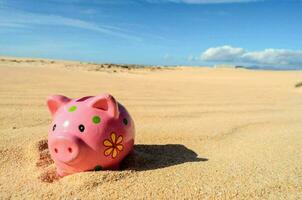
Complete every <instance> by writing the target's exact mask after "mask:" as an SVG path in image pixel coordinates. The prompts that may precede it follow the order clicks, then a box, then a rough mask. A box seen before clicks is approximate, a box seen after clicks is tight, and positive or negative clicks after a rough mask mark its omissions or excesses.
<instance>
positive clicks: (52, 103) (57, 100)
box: [47, 95, 71, 116]
mask: <svg viewBox="0 0 302 200" xmlns="http://www.w3.org/2000/svg"><path fill="white" fill-rule="evenodd" d="M69 101H71V99H70V98H68V97H65V96H63V95H51V96H48V97H47V106H48V109H49V111H50V113H51V115H52V116H54V114H55V113H56V112H57V110H58V109H59V108H60V107H61V106H63V105H64V104H66V103H68V102H69Z"/></svg>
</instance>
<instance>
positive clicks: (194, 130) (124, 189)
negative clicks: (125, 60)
mask: <svg viewBox="0 0 302 200" xmlns="http://www.w3.org/2000/svg"><path fill="white" fill-rule="evenodd" d="M0 74H1V78H0V100H1V101H0V134H1V136H0V199H60V198H61V199H302V103H301V102H302V101H301V100H302V86H301V85H300V86H301V87H299V84H298V83H299V82H302V72H301V71H260V70H259V71H253V70H245V69H211V68H193V67H177V68H175V67H174V68H173V67H171V68H163V67H161V68H160V67H156V68H149V67H146V68H137V67H129V66H113V65H112V66H111V65H96V64H89V63H80V62H67V61H51V60H43V59H25V58H24V59H20V58H18V59H17V58H6V57H2V58H1V59H0ZM296 84H297V85H296ZM104 92H108V93H111V94H112V95H113V96H114V97H115V98H116V99H117V100H118V101H119V102H120V103H122V104H123V105H124V106H125V107H126V108H127V109H128V111H129V112H130V113H131V115H132V117H133V119H134V121H135V125H136V138H135V139H136V141H135V143H136V146H135V151H134V153H133V154H132V155H130V156H129V157H128V158H127V159H126V160H125V161H124V162H123V164H122V167H121V170H119V171H97V172H93V171H92V172H85V173H78V174H74V175H70V176H67V177H64V178H61V179H59V178H58V177H57V176H56V175H55V173H54V170H55V166H54V164H53V163H52V161H51V159H50V158H49V153H48V149H47V140H46V138H47V132H48V130H49V126H50V123H51V116H50V113H49V111H48V109H47V106H46V97H47V96H48V95H51V94H64V95H66V96H68V97H71V98H77V97H82V96H87V95H97V94H101V93H104Z"/></svg>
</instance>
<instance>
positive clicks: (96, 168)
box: [94, 165, 102, 171]
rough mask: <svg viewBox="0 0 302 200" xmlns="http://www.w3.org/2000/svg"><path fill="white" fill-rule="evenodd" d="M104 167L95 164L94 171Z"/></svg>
mask: <svg viewBox="0 0 302 200" xmlns="http://www.w3.org/2000/svg"><path fill="white" fill-rule="evenodd" d="M101 170H102V167H101V166H100V165H97V166H95V168H94V171H101Z"/></svg>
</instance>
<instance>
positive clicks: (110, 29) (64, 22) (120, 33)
mask: <svg viewBox="0 0 302 200" xmlns="http://www.w3.org/2000/svg"><path fill="white" fill-rule="evenodd" d="M37 25H48V26H67V27H73V28H78V29H84V30H89V31H94V32H99V33H104V34H107V35H112V36H117V37H121V38H125V39H132V40H136V41H141V38H139V37H137V36H133V35H130V34H128V33H126V31H125V30H123V29H121V28H119V27H115V26H111V25H110V26H109V25H101V24H97V23H94V22H88V21H84V20H80V19H74V18H69V17H63V16H60V15H46V14H37V13H30V12H24V11H19V10H5V9H4V10H1V12H0V28H6V27H14V28H24V27H30V26H37Z"/></svg>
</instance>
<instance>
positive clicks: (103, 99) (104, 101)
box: [90, 94, 119, 118]
mask: <svg viewBox="0 0 302 200" xmlns="http://www.w3.org/2000/svg"><path fill="white" fill-rule="evenodd" d="M90 106H91V107H93V108H97V109H101V110H104V111H107V112H108V114H109V115H111V116H112V117H114V118H118V117H119V110H118V104H117V102H116V101H115V99H114V98H113V96H111V95H110V94H103V95H98V96H95V97H94V98H93V99H92V101H91V102H90Z"/></svg>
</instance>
